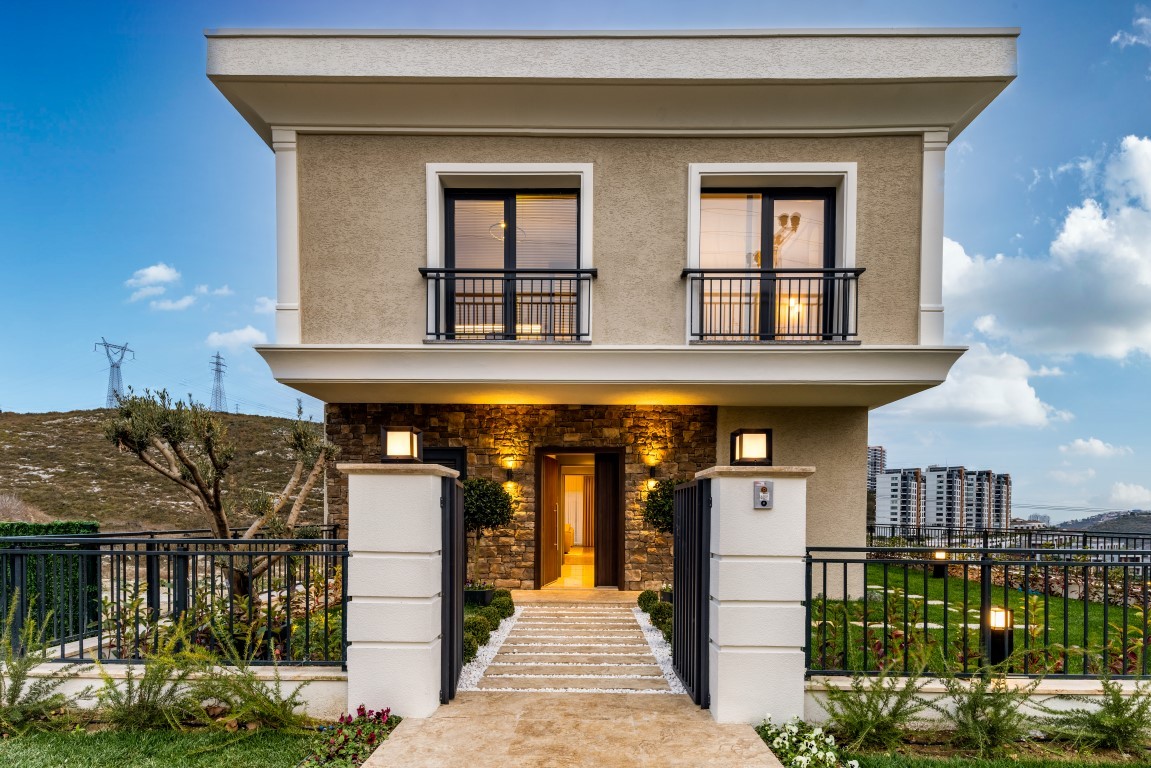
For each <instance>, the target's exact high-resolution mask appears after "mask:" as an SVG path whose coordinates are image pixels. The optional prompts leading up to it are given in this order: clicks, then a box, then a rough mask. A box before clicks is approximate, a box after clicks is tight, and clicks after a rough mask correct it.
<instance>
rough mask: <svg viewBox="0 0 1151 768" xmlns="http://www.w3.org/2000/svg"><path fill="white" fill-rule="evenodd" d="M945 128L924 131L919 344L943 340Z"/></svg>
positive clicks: (931, 343) (936, 342) (934, 343)
mask: <svg viewBox="0 0 1151 768" xmlns="http://www.w3.org/2000/svg"><path fill="white" fill-rule="evenodd" d="M946 154H947V131H927V132H925V133H924V134H923V212H922V215H921V217H920V238H921V239H920V245H919V343H920V344H928V345H936V344H942V343H943V169H944V160H945V158H946Z"/></svg>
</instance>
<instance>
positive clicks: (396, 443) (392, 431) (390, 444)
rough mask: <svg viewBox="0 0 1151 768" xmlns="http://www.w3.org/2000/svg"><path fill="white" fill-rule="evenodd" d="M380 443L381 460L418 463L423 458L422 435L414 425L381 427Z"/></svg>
mask: <svg viewBox="0 0 1151 768" xmlns="http://www.w3.org/2000/svg"><path fill="white" fill-rule="evenodd" d="M380 445H381V446H382V447H383V455H381V456H380V461H381V462H384V463H402V462H407V463H410V464H418V463H419V462H421V461H423V460H424V435H423V433H422V432H420V430H418V429H416V428H415V427H383V428H382V429H381V430H380Z"/></svg>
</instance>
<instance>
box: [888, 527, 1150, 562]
mask: <svg viewBox="0 0 1151 768" xmlns="http://www.w3.org/2000/svg"><path fill="white" fill-rule="evenodd" d="M905 544H906V545H910V546H918V547H995V548H1004V547H1006V548H1016V549H1030V548H1032V547H1043V548H1047V549H1085V550H1106V551H1107V552H1108V555H1107V557H1108V558H1109V559H1112V560H1113V559H1116V557H1121V556H1123V554H1122V553H1124V552H1125V551H1127V550H1151V534H1148V533H1122V532H1112V531H1073V530H1068V529H1060V528H1047V529H1035V528H1018V529H1017V528H1006V529H1001V528H991V529H984V528H954V527H948V526H942V525H893V524H884V523H880V524H872V525H868V526H867V545H868V546H871V547H895V546H902V545H905Z"/></svg>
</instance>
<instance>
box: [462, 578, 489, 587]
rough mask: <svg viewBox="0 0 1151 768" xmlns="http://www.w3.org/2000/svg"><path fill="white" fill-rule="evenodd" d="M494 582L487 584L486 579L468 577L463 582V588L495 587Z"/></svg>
mask: <svg viewBox="0 0 1151 768" xmlns="http://www.w3.org/2000/svg"><path fill="white" fill-rule="evenodd" d="M495 588H496V585H495V584H489V583H487V582H486V581H476V580H474V579H468V580H467V581H465V582H464V589H495Z"/></svg>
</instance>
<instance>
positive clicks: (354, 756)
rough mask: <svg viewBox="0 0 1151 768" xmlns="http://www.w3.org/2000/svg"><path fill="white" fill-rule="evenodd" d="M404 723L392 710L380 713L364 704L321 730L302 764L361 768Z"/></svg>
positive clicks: (302, 766)
mask: <svg viewBox="0 0 1151 768" xmlns="http://www.w3.org/2000/svg"><path fill="white" fill-rule="evenodd" d="M399 723H400V717H399V716H398V715H393V714H392V710H391V709H381V710H379V711H378V712H377V711H376V710H374V709H368V708H367V707H365V706H364V705H363V704H361V705H360V706H359V707H358V708H357V709H356V716H355V717H352V716H351V715H341V716H340V719H339V721H337V723H336V724H335V725H330V726H328V727H326V728H322V729H320V732H319V735H318V736H317V737H316V741H315V743H314V744H313V745H312V754H311V756H309V757H308V758H306V759H305V760H304V762H302V763H300V766H301V768H309V767H310V766H316V765H326V766H332V767H333V768H357V766H360V765H362V764H363V762H364V761H365V760H367V759H368V757H369V756H370V755H371V754H372V752H374V751H375V749H376V747H378V746H379V745H380V742H382V741H383V740H384V739H386V738H388V734H390V733H391V732H392V729H394V728H395V727H396V726H397V725H399Z"/></svg>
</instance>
